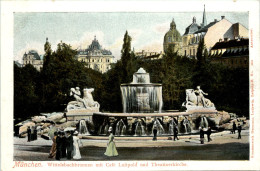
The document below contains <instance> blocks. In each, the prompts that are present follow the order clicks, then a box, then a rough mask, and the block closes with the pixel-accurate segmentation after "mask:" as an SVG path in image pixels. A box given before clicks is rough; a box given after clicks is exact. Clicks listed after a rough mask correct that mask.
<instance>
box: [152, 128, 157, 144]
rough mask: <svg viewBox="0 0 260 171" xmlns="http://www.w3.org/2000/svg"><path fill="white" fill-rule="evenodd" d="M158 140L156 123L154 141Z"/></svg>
mask: <svg viewBox="0 0 260 171" xmlns="http://www.w3.org/2000/svg"><path fill="white" fill-rule="evenodd" d="M156 140H157V126H156V125H155V126H154V128H153V141H156Z"/></svg>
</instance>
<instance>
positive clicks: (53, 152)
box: [48, 132, 58, 158]
mask: <svg viewBox="0 0 260 171" xmlns="http://www.w3.org/2000/svg"><path fill="white" fill-rule="evenodd" d="M57 135H58V133H57V132H54V137H53V139H52V146H51V150H50V153H49V156H48V158H53V157H54V156H56V147H57V144H56V138H57Z"/></svg>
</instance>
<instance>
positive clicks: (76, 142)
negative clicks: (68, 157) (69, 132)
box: [72, 131, 83, 159]
mask: <svg viewBox="0 0 260 171" xmlns="http://www.w3.org/2000/svg"><path fill="white" fill-rule="evenodd" d="M77 135H78V132H77V131H76V132H75V133H74V134H73V152H72V156H73V159H81V155H80V151H79V143H81V145H82V146H83V144H82V142H81V141H80V139H79V138H78V136H77Z"/></svg>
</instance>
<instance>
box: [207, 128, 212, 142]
mask: <svg viewBox="0 0 260 171" xmlns="http://www.w3.org/2000/svg"><path fill="white" fill-rule="evenodd" d="M210 135H211V128H210V127H208V130H207V137H208V142H210V141H212V139H211V138H210Z"/></svg>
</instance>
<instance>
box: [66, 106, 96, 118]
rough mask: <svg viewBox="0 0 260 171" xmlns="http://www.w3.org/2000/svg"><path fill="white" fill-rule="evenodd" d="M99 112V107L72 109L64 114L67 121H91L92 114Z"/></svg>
mask: <svg viewBox="0 0 260 171" xmlns="http://www.w3.org/2000/svg"><path fill="white" fill-rule="evenodd" d="M97 112H99V107H92V108H88V109H74V110H69V111H68V112H67V113H66V116H67V119H68V121H76V120H81V119H85V120H91V121H92V116H93V113H97Z"/></svg>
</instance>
